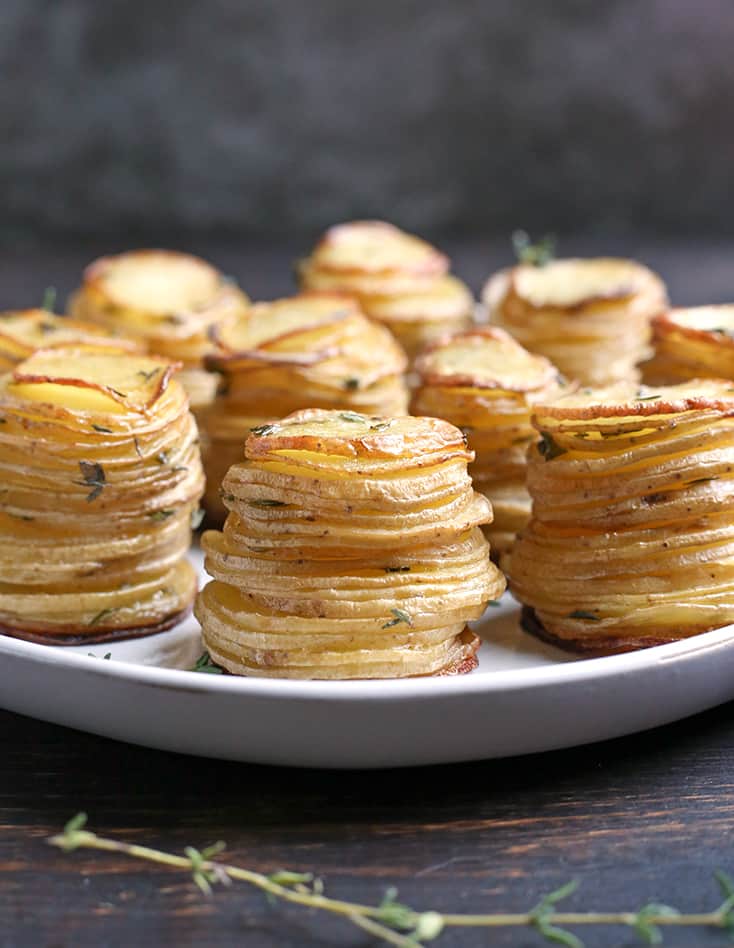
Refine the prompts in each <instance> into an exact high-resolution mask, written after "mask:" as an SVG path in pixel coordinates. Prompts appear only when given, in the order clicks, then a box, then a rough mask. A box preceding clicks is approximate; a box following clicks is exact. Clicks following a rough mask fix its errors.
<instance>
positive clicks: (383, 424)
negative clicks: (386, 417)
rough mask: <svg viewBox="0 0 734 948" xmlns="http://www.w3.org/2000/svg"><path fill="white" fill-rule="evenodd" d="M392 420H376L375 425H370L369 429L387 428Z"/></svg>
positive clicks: (379, 429) (380, 429)
mask: <svg viewBox="0 0 734 948" xmlns="http://www.w3.org/2000/svg"><path fill="white" fill-rule="evenodd" d="M391 424H392V421H378V422H377V424H376V425H370V431H384V430H385V428H389V427H390V425H391Z"/></svg>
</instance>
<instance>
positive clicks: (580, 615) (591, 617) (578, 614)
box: [568, 609, 601, 622]
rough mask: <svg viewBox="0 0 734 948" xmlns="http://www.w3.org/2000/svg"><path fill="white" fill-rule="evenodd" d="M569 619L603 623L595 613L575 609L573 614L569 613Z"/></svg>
mask: <svg viewBox="0 0 734 948" xmlns="http://www.w3.org/2000/svg"><path fill="white" fill-rule="evenodd" d="M568 618H569V619H586V620H587V621H588V622H601V619H600V617H599V616H598V615H596V614H595V613H593V612H587V611H586V610H585V609H574V610H573V612H569V614H568Z"/></svg>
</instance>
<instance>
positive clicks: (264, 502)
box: [247, 497, 288, 507]
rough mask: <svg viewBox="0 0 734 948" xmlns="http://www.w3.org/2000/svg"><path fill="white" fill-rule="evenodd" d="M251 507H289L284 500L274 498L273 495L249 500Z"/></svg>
mask: <svg viewBox="0 0 734 948" xmlns="http://www.w3.org/2000/svg"><path fill="white" fill-rule="evenodd" d="M247 505H248V506H249V507H287V506H288V504H286V502H285V501H284V500H273V498H271V497H256V498H255V500H248V501H247Z"/></svg>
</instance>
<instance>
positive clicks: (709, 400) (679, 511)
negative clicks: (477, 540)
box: [508, 380, 734, 653]
mask: <svg viewBox="0 0 734 948" xmlns="http://www.w3.org/2000/svg"><path fill="white" fill-rule="evenodd" d="M533 423H534V424H535V426H536V428H537V429H538V431H539V434H540V441H539V442H538V445H537V447H536V448H534V449H532V450H531V452H530V454H529V468H528V488H529V490H530V495H531V497H532V498H533V512H532V517H531V520H530V523H529V524H528V526H527V527H526V528H525V529H524V530H523V532H522V534H521V535H520V536H519V537H518V539H517V541H516V543H515V545H514V547H513V550H512V553H511V554H510V557H509V565H508V569H509V578H510V588H511V589H512V592H513V593H514V595H515V596H516V597H517V598H518V599H519V600H520V601H521V602H522V603H524V604H525V606H526V607H527V608H526V610H525V620H526V624H527V626H528V627H529V628H530V629H531V630H532V631H534V632H536V633H537V634H539V635H541V636H543V637H545V638H547V639H550V640H551V641H553V642H555V643H557V644H559V645H562V646H565V647H567V648H569V649H573V650H576V651H582V652H594V653H608V652H617V651H627V650H630V649H635V648H641V647H644V646H649V645H658V644H661V643H664V642H670V641H674V640H677V639H681V638H685V637H687V636H690V635H694V634H696V633H699V632H705V631H707V630H709V629H714V628H717V627H720V626H724V625H727V624H728V623H731V622H734V391H732V386H731V383H729V382H723V381H715V380H709V381H706V380H703V381H702V380H695V381H691V382H688V383H684V384H681V385H675V386H669V387H662V388H642V389H638V388H636V387H635V386H633V385H631V384H629V383H620V384H618V385H617V386H614V387H610V388H609V389H606V390H600V391H596V392H592V393H584V392H581V393H578V394H571V395H567V396H564V397H562V398H560V399H558V400H556V401H555V402H551V403H549V404H547V405H542V406H537V407H536V409H535V413H534V417H533Z"/></svg>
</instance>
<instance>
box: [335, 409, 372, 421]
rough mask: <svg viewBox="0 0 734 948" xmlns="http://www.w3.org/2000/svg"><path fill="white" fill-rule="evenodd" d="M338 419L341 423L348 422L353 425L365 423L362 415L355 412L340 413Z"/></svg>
mask: <svg viewBox="0 0 734 948" xmlns="http://www.w3.org/2000/svg"><path fill="white" fill-rule="evenodd" d="M339 417H340V418H341V420H342V421H350V422H352V423H353V424H362V423H363V422H365V421H367V419H366V418H365V416H364V415H360V414H358V413H357V412H356V411H340V412H339Z"/></svg>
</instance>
